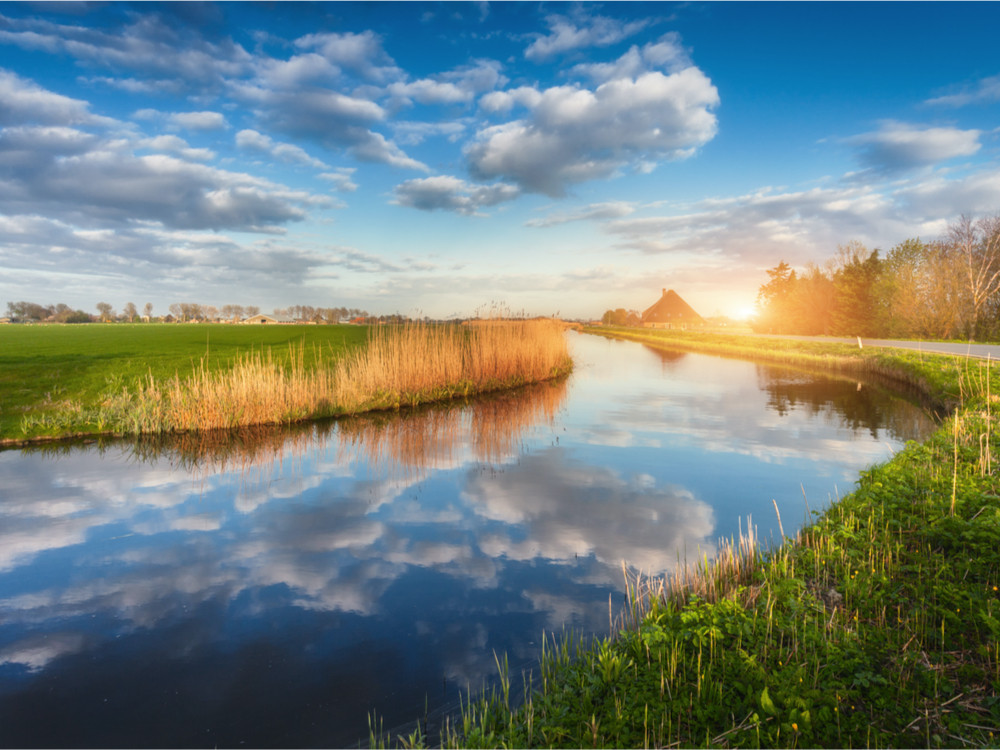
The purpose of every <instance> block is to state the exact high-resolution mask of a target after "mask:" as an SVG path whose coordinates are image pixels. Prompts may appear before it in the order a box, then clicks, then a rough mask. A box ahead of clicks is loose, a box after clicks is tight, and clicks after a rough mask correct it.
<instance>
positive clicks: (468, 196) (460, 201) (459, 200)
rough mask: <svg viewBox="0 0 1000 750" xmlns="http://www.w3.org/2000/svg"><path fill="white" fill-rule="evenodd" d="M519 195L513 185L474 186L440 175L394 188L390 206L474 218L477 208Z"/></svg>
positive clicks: (409, 181) (493, 204) (512, 198)
mask: <svg viewBox="0 0 1000 750" xmlns="http://www.w3.org/2000/svg"><path fill="white" fill-rule="evenodd" d="M519 194H520V191H519V190H518V189H517V188H515V187H513V186H512V185H504V184H496V185H473V184H470V183H468V182H465V181H464V180H460V179H458V178H457V177H447V176H444V175H441V176H436V177H426V178H423V179H417V180H407V181H406V182H404V183H402V184H400V185H397V186H396V189H395V196H396V197H395V200H394V201H393V203H396V204H397V205H400V206H409V207H410V208H418V209H420V210H421V211H435V210H438V209H441V210H444V211H454V212H456V213H460V214H466V215H474V214H478V212H479V209H480V208H483V207H486V206H495V205H496V204H498V203H503V202H505V201H510V200H514V198H516V197H517V196H518V195H519Z"/></svg>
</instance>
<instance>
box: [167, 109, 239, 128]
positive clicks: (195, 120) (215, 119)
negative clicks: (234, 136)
mask: <svg viewBox="0 0 1000 750" xmlns="http://www.w3.org/2000/svg"><path fill="white" fill-rule="evenodd" d="M167 119H168V120H169V121H170V122H171V123H172V124H173V125H176V126H178V127H181V128H187V129H188V130H225V129H226V128H228V127H229V123H227V122H226V118H225V117H224V116H223V115H222V113H220V112H173V113H172V114H170V116H169V117H168V118H167Z"/></svg>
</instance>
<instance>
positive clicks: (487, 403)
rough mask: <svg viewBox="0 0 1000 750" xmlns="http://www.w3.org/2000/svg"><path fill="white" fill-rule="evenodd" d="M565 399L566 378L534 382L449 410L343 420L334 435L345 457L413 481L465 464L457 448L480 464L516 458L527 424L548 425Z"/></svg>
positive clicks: (444, 408)
mask: <svg viewBox="0 0 1000 750" xmlns="http://www.w3.org/2000/svg"><path fill="white" fill-rule="evenodd" d="M565 397H566V380H565V379H558V380H555V381H551V382H546V383H538V384H536V385H532V386H526V387H524V388H518V389H516V390H511V391H505V392H503V393H496V394H491V395H489V396H485V397H482V398H478V399H476V400H474V401H471V402H469V403H467V404H465V405H464V407H463V408H454V407H452V406H448V405H441V406H430V407H427V408H424V409H420V410H417V411H413V412H411V413H409V414H407V415H405V416H399V417H392V418H386V417H385V416H383V415H378V414H374V415H364V416H359V417H357V418H355V419H350V420H343V421H342V422H340V424H339V432H340V434H341V436H342V438H343V442H342V446H343V448H344V450H345V451H347V452H348V453H349V454H350V457H351V458H353V459H356V460H364V461H366V462H367V463H368V464H369V465H371V466H372V467H373V468H374V469H375V470H376V471H377V472H378V473H379V474H382V475H392V476H402V477H406V478H410V479H412V478H414V477H415V476H420V475H422V474H424V473H425V472H426V471H427V470H429V469H433V468H434V467H439V466H448V465H451V464H453V463H454V462H455V461H458V460H465V459H466V456H464V455H463V449H464V448H466V447H468V448H470V449H471V458H472V459H474V460H476V461H480V462H483V463H500V462H502V461H504V460H506V459H507V458H509V457H510V456H512V455H514V454H516V451H517V445H518V442H519V441H520V440H521V438H522V436H523V435H524V433H525V432H526V431H527V430H528V429H529V428H530V427H531V426H533V425H535V424H538V423H541V422H551V421H552V419H553V417H554V416H555V412H556V410H557V409H558V408H559V405H560V404H561V403H562V401H563V399H565Z"/></svg>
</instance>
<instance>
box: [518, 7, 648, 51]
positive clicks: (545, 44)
mask: <svg viewBox="0 0 1000 750" xmlns="http://www.w3.org/2000/svg"><path fill="white" fill-rule="evenodd" d="M546 22H547V23H548V26H549V33H548V34H544V35H538V36H537V37H536V38H535V40H534V41H533V42H532V43H531V44H530V45H528V48H527V49H526V50H525V52H524V56H525V57H526V58H528V59H529V60H532V61H534V62H541V61H544V60H547V59H548V58H550V57H553V56H554V55H559V54H562V53H564V52H568V51H570V50H574V49H579V48H581V47H607V46H609V45H612V44H615V43H617V42H620V41H621V40H622V39H627V38H628V37H630V36H632V35H633V34H636V33H638V32H640V31H642V29H644V28H645V27H646V26H648V25H649V21H647V20H640V21H630V22H628V23H624V22H622V21H620V20H618V19H615V18H607V17H604V16H594V17H592V18H586V17H583V16H582V15H581V16H579V17H577V18H567V17H566V16H560V15H552V16H549V17H548V18H547V19H546Z"/></svg>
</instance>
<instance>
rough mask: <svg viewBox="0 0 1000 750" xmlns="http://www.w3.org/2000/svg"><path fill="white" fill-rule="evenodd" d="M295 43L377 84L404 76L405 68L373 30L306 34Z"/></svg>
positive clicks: (300, 47)
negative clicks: (400, 67)
mask: <svg viewBox="0 0 1000 750" xmlns="http://www.w3.org/2000/svg"><path fill="white" fill-rule="evenodd" d="M295 46H296V47H298V48H299V49H308V50H316V51H317V52H318V53H319V54H320V55H322V56H323V57H324V58H325V59H327V60H329V61H330V62H331V63H333V64H334V65H337V66H339V67H342V68H347V69H349V70H352V71H354V72H355V73H357V74H358V75H360V76H361V77H362V78H365V79H367V80H370V81H374V82H376V83H384V82H386V81H390V80H395V79H399V78H400V77H401V76H402V71H401V70H400V69H399V68H398V67H396V64H395V62H394V61H393V59H392V58H391V57H390V56H389V55H388V54H387V53H386V52H385V50H384V49H383V48H382V39H381V37H379V36H378V34H376V33H374V32H373V31H363V32H361V33H359V34H355V33H351V32H345V33H330V32H320V33H317V34H306V35H305V36H302V37H299V38H298V39H296V40H295Z"/></svg>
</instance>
